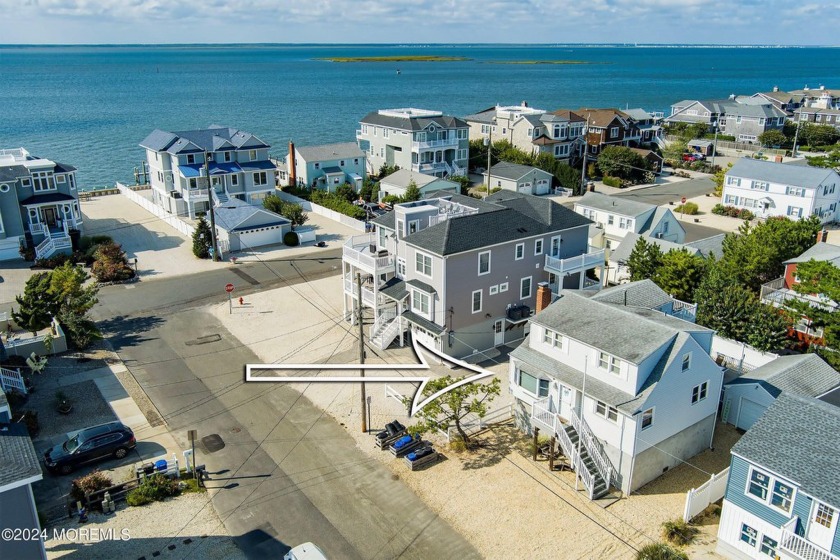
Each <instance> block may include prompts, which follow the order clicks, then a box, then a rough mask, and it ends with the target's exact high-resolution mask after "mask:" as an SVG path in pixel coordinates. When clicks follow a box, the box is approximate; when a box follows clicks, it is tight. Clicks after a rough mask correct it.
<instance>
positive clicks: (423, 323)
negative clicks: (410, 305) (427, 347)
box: [400, 311, 446, 334]
mask: <svg viewBox="0 0 840 560" xmlns="http://www.w3.org/2000/svg"><path fill="white" fill-rule="evenodd" d="M400 317H402V318H403V319H405V320H406V321H409V322H410V323H414V324H415V325H417V326H418V327H420V328H423V329H426V330H427V331H429V332H433V333H436V334H441V333H443V331H444V330H446V329H445V328H444V327H442V326H440V325H438V324H437V323H433V322H432V321H429V320H428V319H426V318H424V317H421V316H420V315H418V314H417V313H414V312H413V311H403V312H402V315H400Z"/></svg>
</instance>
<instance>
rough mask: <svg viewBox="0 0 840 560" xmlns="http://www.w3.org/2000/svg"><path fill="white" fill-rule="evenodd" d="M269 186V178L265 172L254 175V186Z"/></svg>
mask: <svg viewBox="0 0 840 560" xmlns="http://www.w3.org/2000/svg"><path fill="white" fill-rule="evenodd" d="M267 184H268V176H267V175H266V173H265V171H258V172H257V173H254V185H256V186H262V185H267Z"/></svg>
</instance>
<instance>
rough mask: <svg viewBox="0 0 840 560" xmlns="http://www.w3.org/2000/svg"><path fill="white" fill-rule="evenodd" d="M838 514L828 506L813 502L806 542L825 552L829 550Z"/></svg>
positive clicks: (835, 529)
mask: <svg viewBox="0 0 840 560" xmlns="http://www.w3.org/2000/svg"><path fill="white" fill-rule="evenodd" d="M838 513H840V512H838V511H837V510H836V509H834V508H833V507H831V506H829V505H828V504H823V503H821V502H818V501H817V500H814V503H813V506H812V507H811V519H810V521H809V522H808V540H809V541H811V542H812V543H814V544H815V545H817V546H819V547H821V548H824V549H825V550H831V544H832V542H834V533H835V532H836V531H837V516H838Z"/></svg>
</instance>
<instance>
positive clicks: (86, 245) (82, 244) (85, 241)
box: [77, 235, 93, 253]
mask: <svg viewBox="0 0 840 560" xmlns="http://www.w3.org/2000/svg"><path fill="white" fill-rule="evenodd" d="M92 245H93V240H92V239H91V238H90V237H88V236H87V235H83V236H81V237H80V238H79V243H78V247H77V250H79V251H81V252H82V253H85V252H87V250H88V249H90V248H91V246H92Z"/></svg>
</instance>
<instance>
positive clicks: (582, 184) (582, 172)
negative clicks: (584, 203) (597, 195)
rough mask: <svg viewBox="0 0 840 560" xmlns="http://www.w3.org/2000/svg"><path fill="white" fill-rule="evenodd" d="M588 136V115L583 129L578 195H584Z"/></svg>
mask: <svg viewBox="0 0 840 560" xmlns="http://www.w3.org/2000/svg"><path fill="white" fill-rule="evenodd" d="M587 134H589V115H587V116H586V124H585V125H584V127H583V166H581V169H580V194H581V195H584V194H586V156H587V153H588V152H589V140H588V139H587V138H586V135H587Z"/></svg>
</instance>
